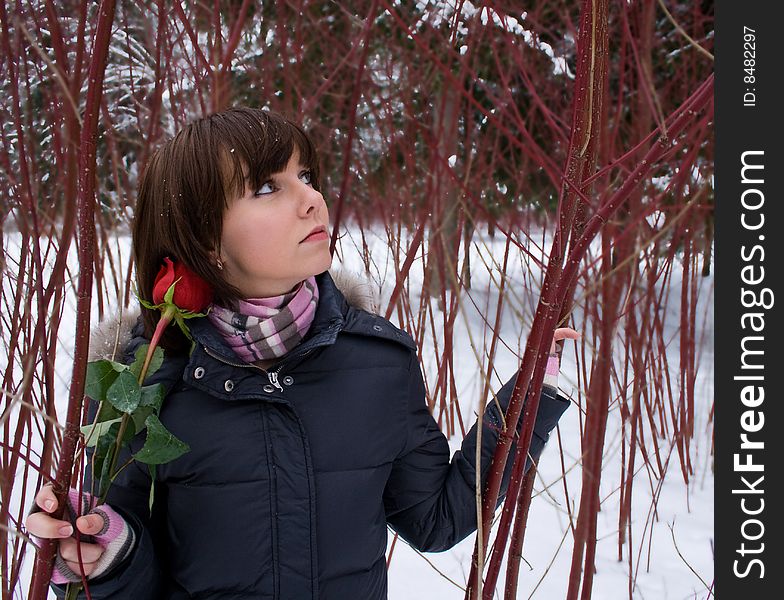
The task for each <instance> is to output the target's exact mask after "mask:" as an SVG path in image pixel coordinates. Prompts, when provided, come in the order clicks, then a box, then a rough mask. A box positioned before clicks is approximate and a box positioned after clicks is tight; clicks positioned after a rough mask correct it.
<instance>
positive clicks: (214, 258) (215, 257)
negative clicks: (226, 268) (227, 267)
mask: <svg viewBox="0 0 784 600" xmlns="http://www.w3.org/2000/svg"><path fill="white" fill-rule="evenodd" d="M210 261H211V262H212V264H213V265H215V266H216V267H217V268H218V271H223V261H222V260H221V257H220V254H219V253H218V252H216V251H212V252H210Z"/></svg>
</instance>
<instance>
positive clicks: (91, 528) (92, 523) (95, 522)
mask: <svg viewBox="0 0 784 600" xmlns="http://www.w3.org/2000/svg"><path fill="white" fill-rule="evenodd" d="M103 527H104V520H103V517H102V516H101V515H100V514H87V515H84V516H82V517H79V518H78V519H76V528H77V529H78V530H79V531H81V532H82V533H85V534H87V535H95V534H97V533H98V532H99V531H101V530H102V529H103Z"/></svg>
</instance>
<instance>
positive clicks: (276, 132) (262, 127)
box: [133, 107, 320, 349]
mask: <svg viewBox="0 0 784 600" xmlns="http://www.w3.org/2000/svg"><path fill="white" fill-rule="evenodd" d="M295 146H296V147H297V149H298V150H299V155H300V162H301V163H302V165H303V166H304V167H306V168H307V169H309V170H310V171H311V175H312V176H311V183H312V185H313V187H314V188H315V189H317V190H320V186H319V170H318V154H317V152H316V149H315V146H314V145H313V142H312V141H311V139H310V138H309V137H308V135H307V134H306V133H305V132H304V131H303V129H302V128H301V127H300V126H299V125H297V124H296V123H294V122H292V121H290V120H289V119H286V118H285V117H283V116H282V115H279V114H277V113H275V112H272V111H267V110H262V109H256V108H245V107H237V108H230V109H228V110H224V111H222V112H218V113H213V114H211V115H208V116H206V117H203V118H201V119H198V120H196V121H192V122H191V123H189V124H188V125H186V126H185V127H183V128H182V129H181V130H180V131H179V132H178V133H177V134H176V135H175V136H174V137H173V138H172V139H170V140H168V141H166V142H165V143H164V144H163V145H162V146H160V147H159V148H158V149H157V150H156V151H155V152H154V153H153V154H152V155H151V156H150V158H149V160H148V162H147V165H146V166H145V168H144V172H143V173H142V175H141V178H140V180H139V190H138V196H137V201H136V211H135V217H134V222H133V256H134V260H135V262H136V287H137V291H138V294H139V296H140V297H141V298H143V299H145V300H151V299H152V288H153V284H154V282H155V277H156V275H157V274H158V270H159V269H160V266H161V264H162V261H163V258H164V257H166V256H169V257H171V258H172V259H173V260H178V261H180V262H182V263H183V264H184V265H185V266H186V267H188V268H189V269H191V270H192V271H193V272H194V273H196V274H197V275H199V276H200V277H202V278H203V279H204V280H205V281H207V282H208V283H209V284H210V285H211V286H212V287H213V290H214V292H215V302H216V303H218V304H221V305H224V306H236V305H235V302H236V301H237V300H238V299H240V298H241V295H240V291H239V290H238V289H237V288H235V287H234V286H232V285H230V284H229V283H228V282H227V281H226V280H225V279H224V278H223V274H222V272H221V271H220V270H219V269H218V268H217V267H216V266H215V264H214V259H213V256H214V255H215V254H219V253H220V240H221V231H222V229H223V213H224V210H225V209H226V208H227V207H228V205H229V202H230V201H231V200H233V199H235V198H239V197H241V196H242V195H243V194H244V193H245V186H246V184H247V186H248V187H250V188H251V189H257V188H259V187H261V186H262V185H263V184H264V183H265V182H266V181H267V179H268V178H269V176H270V175H272V174H273V173H278V172H280V171H282V170H283V169H285V167H286V164H287V163H288V161H289V158H291V155H292V153H293V151H294V147H295ZM259 233H260V234H263V232H259ZM159 316H160V315H159V313H158V312H157V311H153V310H149V309H146V308H144V307H142V317H143V319H144V325H145V333H146V335H147V337H151V336H152V332H153V331H154V330H155V325H156V324H157V322H158V318H159ZM161 346H163V347H164V348H167V349H184V348H186V347H187V346H186V340H185V338H184V336H182V334H181V333H179V330H178V329H177V328H176V327H169V329H168V330H167V332H166V334H165V335H164V336H163V338H162V340H161Z"/></svg>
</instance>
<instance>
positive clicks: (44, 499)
mask: <svg viewBox="0 0 784 600" xmlns="http://www.w3.org/2000/svg"><path fill="white" fill-rule="evenodd" d="M35 503H36V505H37V506H38V508H40V509H42V510H45V511H46V512H48V513H50V512H52V511H53V510H55V509H56V508H57V498H55V496H54V492H53V491H52V484H51V483H47V484H46V485H44V486H43V487H42V488H41V489H40V490H38V493H37V494H36V495H35Z"/></svg>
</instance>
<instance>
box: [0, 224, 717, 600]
mask: <svg viewBox="0 0 784 600" xmlns="http://www.w3.org/2000/svg"><path fill="white" fill-rule="evenodd" d="M365 236H366V239H367V243H368V246H369V252H370V256H371V257H372V266H371V276H372V278H373V279H374V280H375V282H376V283H377V285H378V287H379V289H380V294H381V298H382V306H386V302H385V300H387V299H388V298H389V295H390V294H391V291H392V290H391V285H390V284H389V282H394V266H393V264H394V263H393V257H392V255H391V252H390V249H389V247H388V245H387V240H386V237H385V236H383V231H382V230H380V229H371V230H366V231H365ZM408 239H409V238H408V237H406V239H405V240H404V243H403V246H404V247H405V245H406V244H407V243H408ZM475 241H476V242H477V246H475V248H474V252H473V253H472V261H473V262H472V264H473V266H474V269H473V273H474V277H473V286H472V291H471V294H470V298H469V297H468V296H467V295H466V296H464V297H463V298H462V299H461V300H462V305H463V315H462V317H461V319H459V321H458V323H457V326H456V328H455V358H454V360H455V372H456V383H457V388H458V394H459V397H460V402H461V410H462V414H463V416H464V419H465V420H466V421H467V423H466V425H467V426H470V424H473V422H474V420H475V417H474V415H475V412H476V410H477V401H478V397H479V393H480V386H481V378H480V377H479V375H478V366H477V365H478V363H477V358H476V355H475V354H474V351H473V350H472V349H471V341H473V344H474V346H475V348H476V349H477V352H479V353H480V354H481V353H482V352H484V351H485V350H486V349H487V347H488V346H489V340H490V339H491V337H492V334H491V332H490V331H489V329H488V328H487V327H486V326H485V323H484V319H483V317H482V316H481V315H482V314H485V315H488V317H489V319H490V321H491V322H492V320H493V318H494V314H495V307H496V301H497V281H498V271H499V266H498V265H497V264H496V265H495V267H493V270H494V275H493V279H492V280H491V277H490V274H489V272H488V271H487V269H485V268H483V267H482V264H481V260H482V258H481V257H483V258H484V261H486V262H487V263H489V264H491V265H492V263H493V261H496V262H500V261H501V260H502V257H503V250H504V242H503V240H501V239H499V238H496V239H495V240H491V239H490V238H489V237H487V236H486V235H482V234H481V233H478V234H477V238H475ZM539 241H540V243H542V241H543V240H542V235H541V233H540V234H539ZM549 243H550V241H549V237H547V238H546V239H545V240H544V244H543V245H544V247H545V248H549ZM4 245H5V248H6V250H7V253H8V256H11V257H14V248H17V254H16V257H18V245H19V237H18V235H16V234H6V239H5V240H4ZM129 245H130V240H129V238H128V237H127V235H120V236H118V237H117V238H115V239H114V240H113V242H112V249H113V252H115V254H116V255H119V256H121V257H122V258H121V260H120V263H121V265H120V268H119V269H118V272H119V273H125V270H126V268H127V257H128V250H129ZM361 248H362V244H361V238H360V235H359V232H358V230H357V229H356V228H355V227H354V226H353V225H349V226H347V227H346V235H345V236H343V238H342V239H341V241H340V243H339V248H338V256H337V257H336V259H335V262H334V263H333V267H335V266H338V263H339V262H340V261H342V263H343V266H344V267H345V268H349V269H351V270H354V271H357V272H361V271H363V270H364V269H363V263H362V259H361V252H360V250H361ZM420 255H421V252H420ZM480 255H481V257H480ZM14 260H15V258H14ZM115 260H117V258H115ZM50 262H51V261H50ZM532 263H533V261H528V260H527V259H526V258H525V256H524V255H522V254H520V253H519V252H518V253H517V254H516V255H513V257H512V258H511V259H510V264H511V265H512V266H511V268H509V269H508V273H509V276H510V278H509V281H508V283H507V285H508V286H509V300H508V303H507V305H506V310H505V312H504V318H503V320H502V322H501V337H502V339H503V340H504V342H506V344H508V346H509V348H511V350H513V351H514V352H517V353H521V352H522V350H523V349H524V348H525V342H526V337H527V335H528V331H529V330H530V326H531V321H532V315H533V311H534V309H535V306H536V300H537V298H536V297H535V294H533V293H532V292H531V290H537V289H538V287H539V283H538V282H540V280H541V272H540V271H539V270H538V269H536V268H529V267H528V266H527V265H529V264H532ZM12 264H13V261H9V268H10V269H11V270H13V269H12V268H11V267H12ZM69 264H70V265H71V278H72V280H73V286H74V289H72V290H69V292H70V293H69V294H68V296H67V297H66V298H65V301H64V306H63V316H62V323H61V326H60V335H59V348H58V353H57V359H56V365H55V366H56V373H57V381H56V385H55V389H56V405H57V407H58V415H64V414H65V407H66V404H67V385H68V382H69V381H70V376H71V368H72V364H73V363H72V353H73V337H74V336H73V332H74V330H75V306H76V299H75V292H74V290H75V286H76V277H77V260H76V253H75V250H72V252H71V255H70V259H69ZM678 277H679V272H676V273H674V274H673V279H672V288H671V290H672V291H671V296H670V303H669V304H668V314H667V315H664V316H663V318H664V322H665V330H666V331H667V332H668V340H669V339H671V340H672V343H671V344H670V345H669V346H668V350H667V356H668V360H669V364H670V365H671V368H672V369H673V372H672V373H671V374H670V376H671V380H672V385H673V390H674V393H676V394H677V389H678V374H677V365H678V364H679V358H678V334H677V327H678V321H679V297H680V287H679V284H680V280H679V278H678ZM421 282H422V270H421V261H420V260H417V261H416V262H415V264H414V267H413V269H412V273H411V276H410V288H409V290H410V292H409V293H410V298H411V302H412V304H413V305H414V306H418V301H419V293H420V292H421V287H422V286H421ZM5 285H6V286H8V285H9V283H8V282H6V284H5ZM700 285H701V286H702V289H701V290H700V300H699V306H698V311H697V315H698V318H697V328H698V346H697V352H698V372H697V384H696V394H697V411H696V414H697V416H696V418H697V421H696V424H695V432H696V433H695V439H694V440H693V442H692V459H693V464H694V469H695V473H694V475H693V476H692V477H691V479H690V484H689V487H688V493H687V491H686V489H685V487H684V484H683V479H682V476H681V471H680V466H679V462H678V458H677V452H675V451H673V453H672V456H671V459H670V465H669V468H668V470H667V474H666V477H665V478H664V479H663V480H662V481H657V480H656V479H655V478H653V477H649V476H648V474H647V472H646V471H645V470H644V469H642V470H641V471H640V472H639V473H638V475H637V480H636V481H635V486H634V500H633V524H632V540H631V543H632V559H631V567H630V564H629V556H628V550H629V546H628V544H627V545H625V546H624V548H623V561H622V562H619V561H618V534H617V531H618V504H619V493H618V489H617V488H618V482H619V481H620V469H621V455H620V433H619V432H620V414H619V411H618V410H617V404H616V405H615V406H614V407H612V408H611V412H610V416H609V422H608V428H607V430H608V435H607V439H606V440H605V447H604V464H605V470H604V475H603V479H602V485H601V497H602V499H603V500H602V511H601V512H600V513H599V520H598V537H599V543H598V545H597V558H596V575H595V578H594V585H593V597H594V598H598V599H601V600H615V599H619V600H620V599H625V598H629V597H630V592H629V570H630V568H631V569H632V572H633V573H634V576H635V585H634V588H633V590H632V593H631V597H632V598H635V599H637V598H639V599H641V600H649V599H655V600H668V599H673V600H685V599H688V598H706V597H708V591H707V589H706V587H705V584H707V585H711V583H712V581H713V551H712V540H713V473H712V471H711V456H710V454H709V452H710V428H709V423H708V422H707V415H708V412H709V410H710V406H711V403H712V399H713V278H712V277H711V278H709V279H707V280H703V281H701V284H700ZM7 290H8V287H6V293H7ZM579 294H580V289H579V288H578V297H579ZM114 295H115V292H114V291H107V293H106V296H107V297H109V298H112V297H113V296H114ZM472 300H473V303H472ZM474 303H475V305H474ZM5 309H6V307H5V306H3V310H5ZM107 312H108V313H111V310H107ZM434 314H435V316H436V319H438V316H439V313H438V309H437V308H435V309H434ZM97 315H98V312H97V302H96V298H95V294H94V295H93V311H92V322H93V324H95V323H97V321H98V318H97ZM392 320H393V321H395V317H394V316H393V318H392ZM575 323H576V327H577V328H578V329H579V328H580V326H581V325H582V317H581V310H580V308H579V306H578V307H577V308H576V310H575ZM436 325H437V327H436V335H437V337H438V339H437V340H433V339H432V336H430V335H428V336H426V338H425V340H424V343H423V347H422V348H421V356H422V359H423V364H424V374H425V379H426V381H427V385H428V386H429V387H430V386H432V385H433V383H432V380H433V374H434V373H435V352H434V347H435V344H438V347H439V348H440V347H441V341H442V339H441V338H442V335H443V331H442V330H441V331H440V330H439V328H438V323H436ZM620 331H623V330H622V329H621V330H620ZM583 335H584V337H585V336H586V335H587V332H584V333H583ZM587 339H589V338H587ZM511 350H509V349H506V348H504V347H503V346H501V347H500V348H499V350H498V353H497V356H496V374H495V377H494V379H493V383H494V386H495V389H497V388H498V387H500V385H501V384H503V383H504V382H505V381H506V380H507V379H509V378H510V377H511V376H512V375H513V374H514V372H515V369H516V368H517V366H518V363H517V359H516V358H515V356H514V354H513V352H512V351H511ZM0 368H4V366H2V365H0ZM559 384H560V388H561V391H562V392H563V393H564V394H566V395H567V396H571V397H572V398H573V399H574V400H575V401H576V399H577V398H578V394H577V371H576V366H575V346H574V344H573V343H570V344H567V346H566V347H565V349H564V357H563V361H562V368H561V376H560V379H559ZM62 419H63V417H62V416H61V420H62ZM11 422H14V415H12V416H11ZM559 427H560V436H561V442H562V445H563V453H564V459H565V465H566V469H567V474H566V483H567V486H568V491H569V502H568V505H569V506H571V513H572V515H575V518H576V513H577V509H578V507H579V494H580V483H581V472H580V468H579V464H578V459H579V454H580V424H579V407H578V406H576V405H573V406H571V407H570V409H569V410H567V412H566V414H565V415H564V417H563V418H562V420H561V422H560V426H559ZM660 441H662V440H660ZM38 444H39V447H40V441H39V442H38ZM450 445H451V447H452V449H453V450H457V449H458V448H459V447H460V439H459V436H458V437H453V438H452V439H450ZM640 463H641V461H639V460H638V463H637V464H638V465H639V464H640ZM18 472H19V473H21V468H20V469H19V470H18ZM19 481H20V480H19V479H18V480H17V487H18V482H19ZM33 494H34V490H33V489H32V488H30V489H28V497H27V499H26V500H25V502H29V499H30V498H32V495H33ZM534 494H535V499H534V502H533V503H532V506H531V511H530V515H529V519H528V527H527V533H526V541H525V546H524V548H523V558H524V561H523V563H522V568H521V573H520V578H519V586H518V598H529V597H533V598H543V599H550V598H563V597H565V592H566V587H567V584H568V580H569V571H570V565H571V554H572V535H571V531H570V525H569V516H568V511H567V501H566V497H565V492H564V484H563V481H562V473H561V464H560V460H559V447H558V438H557V436H556V433H555V432H554V433H553V435H552V436H551V439H550V442H549V443H548V446H547V447H546V448H545V451H544V453H543V455H542V458H541V460H540V463H539V473H538V479H537V483H536V486H535V490H534ZM654 494H656V495H658V503H657V514H656V516H655V517H654V515H653V514H652V513H653V509H652V501H651V498H652V497H653V495H654ZM19 501H20V499H19V490H18V489H17V490H15V494H14V498H13V504H14V506H18V505H19ZM494 535H495V532H493V534H492V535H491V540H492V539H494ZM393 537H394V532H392V531H391V530H390V532H389V543H390V545H391V542H392V539H393ZM474 539H475V536H474V535H471V536H469V537H468V538H467V539H466V540H464V541H463V542H461V543H460V544H458V545H457V546H456V547H455V548H454V549H452V550H449V551H447V552H443V553H428V554H420V553H418V552H416V551H415V550H413V549H412V548H410V547H409V546H407V545H406V544H405V542H403V541H402V540H398V541H397V543H396V545H395V547H394V551H393V556H392V560H391V564H390V569H389V598H390V599H391V600H418V599H422V600H424V599H427V600H433V599H434V598H438V599H447V598H454V599H458V598H462V597H463V592H462V591H461V589H459V588H460V587H464V586H465V582H466V579H467V577H468V572H469V566H470V561H471V555H472V552H473V545H474ZM676 545H677V547H676ZM31 559H32V555H31V554H28V555H27V560H26V561H25V566H24V569H23V584H22V586H21V589H23V590H26V589H27V585H28V582H29V577H30V573H31V570H32V560H31ZM504 572H505V571H504V570H502V572H501V577H500V579H499V582H500V585H499V587H500V591H498V592H497V593H496V597H499V598H500V597H501V596H502V590H503V577H504ZM703 582H705V584H704V583H703ZM16 597H24V596H23V595H22V596H20V595H19V594H17V596H16ZM51 597H52V598H54V596H53V595H52V596H51Z"/></svg>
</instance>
